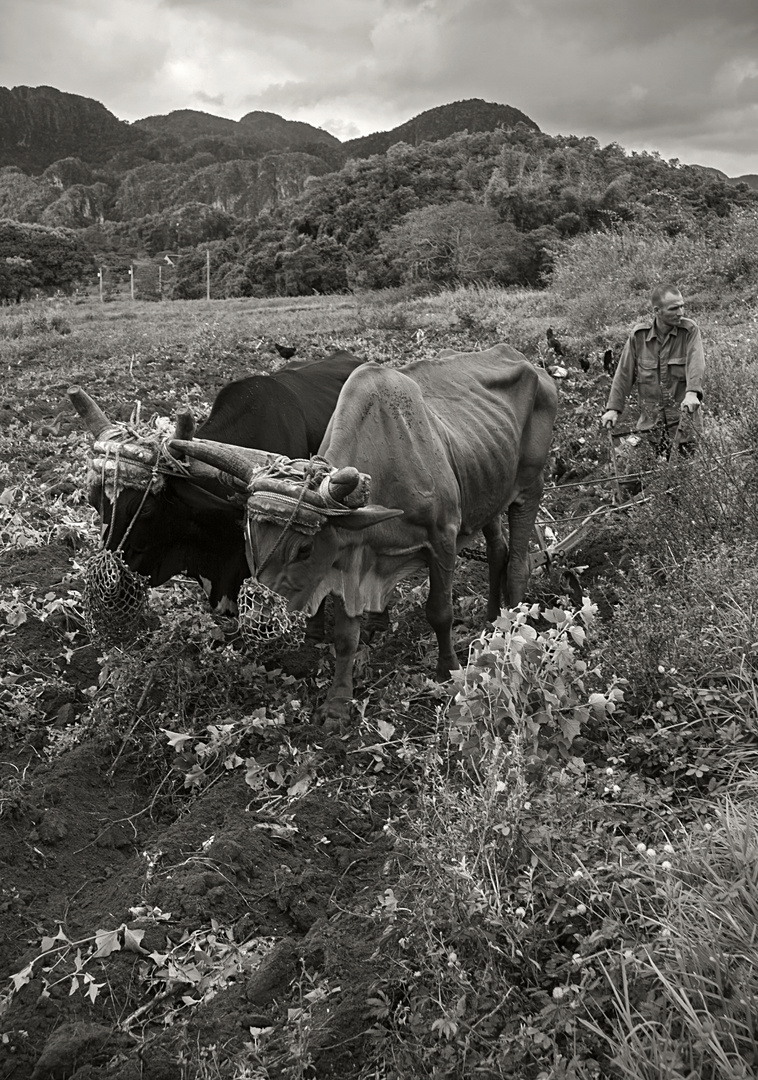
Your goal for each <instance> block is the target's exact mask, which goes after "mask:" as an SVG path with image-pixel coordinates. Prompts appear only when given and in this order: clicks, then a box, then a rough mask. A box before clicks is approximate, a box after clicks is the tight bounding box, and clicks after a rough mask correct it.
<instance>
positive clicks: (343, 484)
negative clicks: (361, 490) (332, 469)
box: [329, 465, 361, 503]
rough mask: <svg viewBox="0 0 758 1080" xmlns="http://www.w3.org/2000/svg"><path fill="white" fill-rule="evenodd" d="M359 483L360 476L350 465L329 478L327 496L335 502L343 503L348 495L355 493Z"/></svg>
mask: <svg viewBox="0 0 758 1080" xmlns="http://www.w3.org/2000/svg"><path fill="white" fill-rule="evenodd" d="M360 481H361V474H360V473H359V472H358V470H357V469H355V468H353V466H352V465H345V467H344V468H342V469H337V471H336V473H333V475H332V476H330V477H329V494H330V495H331V497H332V498H333V499H334V501H335V502H341V503H343V502H344V501H345V499H346V498H347V497H348V495H349V494H350V493H351V492H353V491H355V489H356V488H357V487H358V484H359V483H360Z"/></svg>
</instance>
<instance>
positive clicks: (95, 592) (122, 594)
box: [82, 549, 150, 648]
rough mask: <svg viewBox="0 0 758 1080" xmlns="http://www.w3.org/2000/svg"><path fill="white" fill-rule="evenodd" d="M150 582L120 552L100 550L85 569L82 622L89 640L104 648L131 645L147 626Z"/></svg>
mask: <svg viewBox="0 0 758 1080" xmlns="http://www.w3.org/2000/svg"><path fill="white" fill-rule="evenodd" d="M149 588H150V587H149V585H148V580H147V578H144V577H142V576H141V575H140V574H135V573H134V571H133V570H130V569H129V567H128V566H127V565H126V563H125V562H124V560H123V558H122V557H121V555H120V553H119V552H113V551H108V550H107V549H103V550H102V551H98V552H97V553H96V554H95V555H93V556H92V558H91V559H90V560H89V561H88V563H87V565H86V566H85V568H84V590H83V593H82V600H83V608H84V624H85V626H86V628H87V632H88V634H89V636H90V638H91V639H92V641H93V642H94V643H95V644H97V645H100V646H102V647H105V648H111V647H112V646H114V645H119V646H122V647H125V646H128V645H132V644H134V642H136V641H137V640H138V639H139V638H140V637H141V636H142V634H143V633H144V632H145V630H146V629H147V621H146V615H147V609H148V593H149Z"/></svg>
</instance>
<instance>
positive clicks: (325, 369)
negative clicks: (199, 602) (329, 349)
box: [69, 352, 363, 614]
mask: <svg viewBox="0 0 758 1080" xmlns="http://www.w3.org/2000/svg"><path fill="white" fill-rule="evenodd" d="M361 363H363V361H362V360H359V359H358V358H357V357H355V356H352V355H351V354H350V353H347V352H337V353H335V354H334V355H332V356H329V357H327V358H326V359H323V360H312V361H304V360H298V361H294V362H293V363H291V364H288V365H287V366H286V367H284V368H281V369H280V370H279V371H277V372H275V373H274V374H272V375H251V376H249V377H248V378H245V379H239V380H237V381H236V382H232V383H229V384H228V385H226V386H224V387H223V388H222V389H221V390H220V391H219V393H218V396H217V397H216V400H215V401H214V403H213V407H212V409H211V413H210V416H209V417H208V419H207V420H206V421H205V423H204V424H202V425H201V426H200V427H199V428H198V429H197V434H198V435H202V437H203V438H207V439H212V440H214V441H216V442H220V443H233V444H235V445H237V446H242V447H256V448H259V449H261V450H268V451H271V452H272V453H275V454H284V455H286V456H287V457H305V456H308V455H309V454H313V453H315V452H316V450H318V448H319V445H320V443H321V440H322V439H323V436H324V432H325V430H326V426H327V424H328V422H329V420H330V419H331V416H332V413H333V411H334V406H335V404H336V402H337V398H338V397H339V393H340V391H341V389H342V387H343V385H344V383H345V380H346V379H347V378H348V376H349V375H350V374H351V373H352V372H353V371H354V370H355V369H356V368H357V367H358V366H359V365H360V364H361ZM69 395H70V397H71V400H72V402H73V404H74V406H75V408H76V409H77V411H78V412H79V413H80V415H81V416H82V417H83V419H84V421H85V423H86V424H87V426H88V427H89V429H90V431H91V432H92V434H93V436H94V439H95V441H96V442H97V441H98V440H107V439H109V438H111V437H115V438H117V439H120V440H121V441H122V443H123V441H124V435H125V433H124V429H123V428H118V427H117V426H116V425H114V424H113V423H112V422H111V421H110V420H109V419H108V417H107V416H106V415H105V413H104V412H103V411H102V410H101V409H100V408H99V406H98V405H97V404H96V403H95V402H94V401H93V400H92V398H91V397H89V395H88V394H86V393H85V392H84V391H83V390H81V389H80V388H79V387H72V388H71V389H70V390H69ZM175 434H176V435H177V436H181V437H183V438H185V439H192V438H193V436H194V434H195V424H194V420H193V419H192V416H191V414H189V413H187V414H183V415H182V416H180V417H179V418H177V427H176V432H175ZM127 438H128V436H127ZM124 445H125V444H124ZM126 452H127V451H126V450H125V453H126ZM156 456H157V449H153V452H152V457H149V456H148V461H147V466H148V467H146V468H145V469H144V480H143V481H142V482H141V484H138V485H136V486H120V487H119V489H118V491H117V494H116V496H115V502H114V503H112V502H111V500H110V499H109V498H108V495H107V494H106V490H105V488H104V486H103V484H102V482H101V478H100V477H98V476H97V475H96V474H90V485H89V492H88V498H89V502H90V503H91V504H92V506H94V507H95V509H96V510H97V511H98V512H99V513H100V516H101V519H102V522H103V534H104V539H105V544H106V547H107V548H108V549H109V550H111V551H115V550H117V549H119V548H121V551H122V554H123V557H124V560H125V562H126V563H127V565H128V566H129V568H130V569H131V570H133V571H135V572H136V573H138V574H142V575H144V576H145V577H147V578H148V579H149V581H150V584H151V585H153V586H154V585H162V584H163V583H164V582H165V581H168V579H169V578H171V577H173V576H174V575H176V574H187V575H188V576H189V577H192V578H195V579H196V580H197V581H199V582H200V584H201V585H202V586H203V588H204V590H205V592H206V594H207V595H208V599H209V601H210V604H211V606H212V608H213V609H214V610H215V611H216V612H218V613H224V612H226V613H230V614H233V613H235V612H236V609H237V603H236V598H237V593H238V591H239V587H240V585H241V584H242V582H243V581H244V579H245V578H246V577H248V575H249V571H248V567H247V560H246V558H245V543H244V536H243V533H242V528H241V526H242V521H243V517H244V513H243V510H242V509H241V507H240V505H239V502H238V503H237V505H235V503H234V502H230V489H229V487H228V486H226V485H224V484H223V483H222V481H221V478H220V477H219V475H218V473H217V472H215V470H210V469H207V470H205V472H204V473H202V472H199V470H197V469H193V470H192V472H193V474H194V475H173V474H172V473H171V472H169V473H167V474H165V475H162V476H161V478H160V483H158V484H156V482H155V477H154V476H153V477H151V472H150V467H149V466H150V465H152V464H154V463H155V460H156ZM149 485H152V487H151V486H149Z"/></svg>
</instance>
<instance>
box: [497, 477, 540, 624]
mask: <svg viewBox="0 0 758 1080" xmlns="http://www.w3.org/2000/svg"><path fill="white" fill-rule="evenodd" d="M538 507H539V497H538V498H537V502H536V504H535V505H533V506H532V505H528V504H525V503H511V505H510V507H509V509H508V533H509V540H510V551H509V553H508V563H507V566H506V573H505V590H504V591H505V602H506V604H507V605H508V607H515V606H516V605H517V604H520V603H521V601H522V600H523V599H524V594H525V593H526V586H527V583H528V581H529V539H530V537H531V535H532V532H533V530H534V522H535V521H536V519H537V509H538Z"/></svg>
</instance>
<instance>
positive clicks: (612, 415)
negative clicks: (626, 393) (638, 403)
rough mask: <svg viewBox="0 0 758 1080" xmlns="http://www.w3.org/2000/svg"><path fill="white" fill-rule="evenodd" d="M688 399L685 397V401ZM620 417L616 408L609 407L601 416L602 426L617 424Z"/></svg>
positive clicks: (610, 426)
mask: <svg viewBox="0 0 758 1080" xmlns="http://www.w3.org/2000/svg"><path fill="white" fill-rule="evenodd" d="M686 400H687V399H686V398H685V401H686ZM618 418H619V414H618V413H617V411H616V410H615V409H609V410H608V412H604V413H603V415H602V416H601V417H600V426H601V427H605V428H612V427H615V426H616V421H617V420H618Z"/></svg>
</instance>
